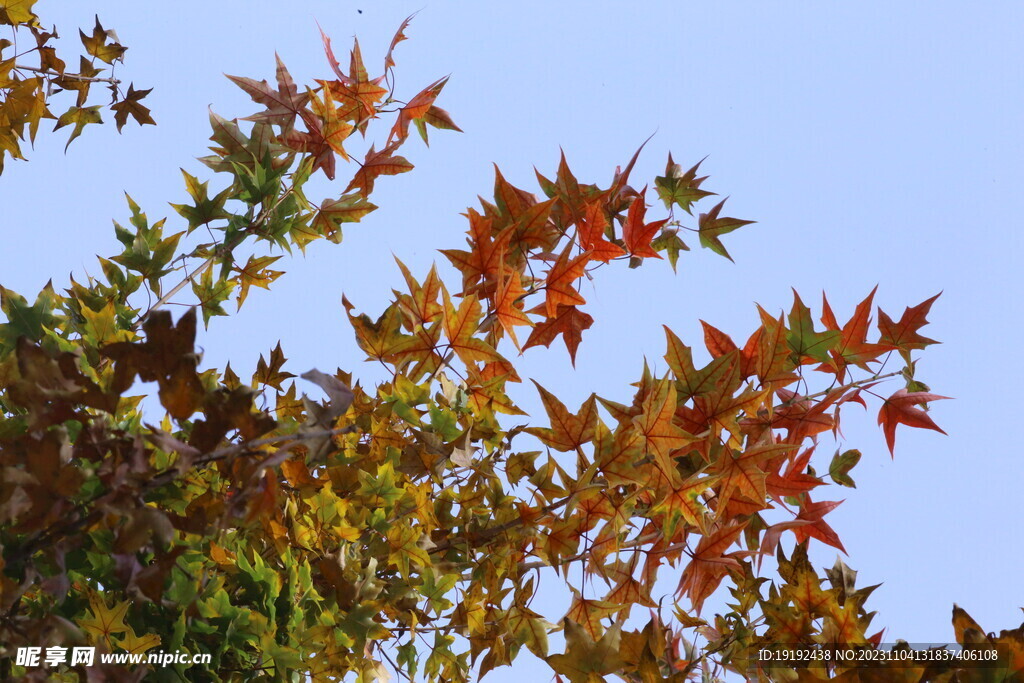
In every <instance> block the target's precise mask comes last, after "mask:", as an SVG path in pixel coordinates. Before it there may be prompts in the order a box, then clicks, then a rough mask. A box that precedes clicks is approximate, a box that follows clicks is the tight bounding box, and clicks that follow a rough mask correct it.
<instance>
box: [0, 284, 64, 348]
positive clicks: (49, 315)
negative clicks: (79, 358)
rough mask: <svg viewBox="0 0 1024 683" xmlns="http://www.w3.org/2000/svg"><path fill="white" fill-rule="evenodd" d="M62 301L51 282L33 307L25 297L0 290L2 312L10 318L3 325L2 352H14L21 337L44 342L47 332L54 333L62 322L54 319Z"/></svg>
mask: <svg viewBox="0 0 1024 683" xmlns="http://www.w3.org/2000/svg"><path fill="white" fill-rule="evenodd" d="M59 299H60V297H59V296H57V294H56V293H55V292H54V291H53V285H52V283H49V282H47V283H46V286H45V287H44V288H43V289H42V291H41V292H39V295H38V296H37V297H36V300H35V303H34V304H32V305H31V306H29V305H28V302H27V301H26V300H25V297H23V296H21V295H20V294H18V293H17V292H15V291H12V290H10V289H7V288H5V287H2V286H0V310H2V311H3V313H4V315H6V316H7V322H6V323H4V324H0V350H3V351H5V352H6V350H8V349H13V348H14V343H15V342H16V341H17V340H18V337H20V336H23V335H24V336H26V337H28V338H29V339H31V340H33V341H39V340H40V339H42V338H43V334H44V330H46V329H52V328H53V327H54V326H55V325H56V323H57V321H58V320H59V318H57V316H55V315H53V310H54V308H56V305H57V302H58V301H59Z"/></svg>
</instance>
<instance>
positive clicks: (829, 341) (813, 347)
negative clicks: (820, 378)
mask: <svg viewBox="0 0 1024 683" xmlns="http://www.w3.org/2000/svg"><path fill="white" fill-rule="evenodd" d="M842 337H843V335H842V333H841V332H838V331H832V332H815V331H814V321H813V320H811V311H810V309H809V308H807V306H805V305H804V302H803V301H801V300H800V295H799V294H797V293H796V291H794V292H793V310H792V311H790V313H789V330H788V331H787V332H786V343H787V344H789V348H790V349H791V350H792V351H793V354H794V355H795V356H796V358H797V360H796V362H797V363H800V362H801V360H800V359H802V358H804V357H805V356H809V357H811V358H813V359H814V360H817V361H820V362H822V363H827V362H828V361H829V355H828V352H829V351H831V350H832V349H833V348H835V346H836V344H838V343H839V342H840V340H842Z"/></svg>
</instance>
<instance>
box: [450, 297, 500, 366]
mask: <svg viewBox="0 0 1024 683" xmlns="http://www.w3.org/2000/svg"><path fill="white" fill-rule="evenodd" d="M441 294H442V296H443V298H444V309H443V312H444V318H443V320H444V333H445V336H446V337H448V346H449V347H451V349H452V350H453V351H455V354H456V355H457V356H458V357H459V359H460V360H461V361H462V362H463V363H465V364H466V365H470V364H472V363H474V362H477V361H483V362H498V363H505V364H508V361H506V360H505V359H504V358H503V357H502V356H501V354H499V353H498V352H497V351H496V350H495V349H494V347H493V346H491V345H490V344H488V343H487V342H485V341H484V340H483V339H477V338H476V337H474V336H473V335H474V334H475V333H476V332H477V331H478V330H479V325H480V314H481V307H480V301H479V300H478V299H477V298H476V295H474V294H470V295H469V296H467V297H465V298H464V299H463V300H462V303H460V304H459V308H458V310H456V309H455V307H454V306H453V305H452V302H451V299H450V298H449V296H448V292H447V291H445V290H444V288H443V287H442V289H441Z"/></svg>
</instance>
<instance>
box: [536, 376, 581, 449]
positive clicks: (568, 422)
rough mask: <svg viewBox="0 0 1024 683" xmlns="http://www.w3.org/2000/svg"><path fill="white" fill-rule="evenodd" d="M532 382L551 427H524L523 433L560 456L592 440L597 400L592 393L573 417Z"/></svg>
mask: <svg viewBox="0 0 1024 683" xmlns="http://www.w3.org/2000/svg"><path fill="white" fill-rule="evenodd" d="M533 383H534V385H536V387H537V391H539V392H540V399H541V401H542V402H543V404H544V410H546V411H547V414H548V420H549V421H550V422H551V427H550V428H547V427H528V428H527V429H526V430H525V431H526V432H527V433H528V434H533V435H534V436H536V437H537V438H538V439H540V440H541V441H543V442H544V444H545V445H547V446H550V447H551V448H554V449H555V450H557V451H562V452H563V453H567V452H570V451H575V450H576V449H578V448H580V447H581V446H582V445H583V444H586V443H589V442H591V441H593V439H594V433H595V429H596V428H597V423H598V421H599V420H598V415H597V397H596V396H595V395H594V394H591V395H590V398H588V399H587V400H586V401H584V402H583V404H582V405H580V409H579V411H578V412H577V414H575V415H573V414H572V413H570V412H569V410H568V409H567V408H566V407H565V405H564V404H563V403H562V402H561V401H559V400H558V398H557V397H556V396H555V395H554V394H552V393H550V392H549V391H548V390H547V389H545V388H544V387H542V386H541V385H540V384H538V383H537V382H536V380H535V381H534V382H533Z"/></svg>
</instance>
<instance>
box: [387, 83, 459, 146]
mask: <svg viewBox="0 0 1024 683" xmlns="http://www.w3.org/2000/svg"><path fill="white" fill-rule="evenodd" d="M447 82H448V76H445V77H444V78H439V79H438V80H436V81H434V82H433V83H431V84H430V85H428V86H427V87H426V88H424V89H423V90H421V91H420V92H419V93H418V94H417V95H416V96H415V97H413V98H412V99H411V100H409V103H408V104H407V105H405V106H404V107H402V108H401V109H400V110H399V111H398V120H396V121H395V125H394V127H393V128H392V129H391V132H390V133H389V134H388V142H390V141H391V140H392V139H395V140H399V141H401V140H405V138H406V137H407V136H408V135H409V124H410V123H412V122H413V121H418V120H419V119H422V118H423V117H424V116H426V115H427V112H429V111H430V108H431V107H432V106H433V105H434V100H436V99H437V96H438V95H440V94H441V90H442V89H443V88H444V86H445V83H447Z"/></svg>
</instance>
